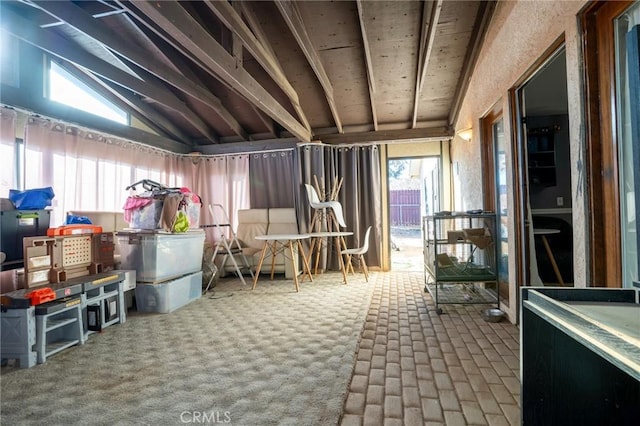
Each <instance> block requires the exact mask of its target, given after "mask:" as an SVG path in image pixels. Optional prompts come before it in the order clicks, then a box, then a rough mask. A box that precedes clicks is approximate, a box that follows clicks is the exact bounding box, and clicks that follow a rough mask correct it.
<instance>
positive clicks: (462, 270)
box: [426, 263, 497, 283]
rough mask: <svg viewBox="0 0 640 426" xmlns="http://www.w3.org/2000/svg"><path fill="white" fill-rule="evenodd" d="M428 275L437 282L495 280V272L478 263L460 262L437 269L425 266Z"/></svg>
mask: <svg viewBox="0 0 640 426" xmlns="http://www.w3.org/2000/svg"><path fill="white" fill-rule="evenodd" d="M426 268H427V270H428V271H429V275H431V277H432V278H433V279H435V280H437V281H438V282H448V283H465V282H491V281H496V279H497V277H496V274H495V273H494V272H493V271H491V270H490V269H488V268H486V267H482V266H479V265H473V264H470V265H468V266H467V265H466V264H465V263H460V264H457V265H452V266H449V267H439V268H437V270H436V269H435V268H432V267H430V266H427V267H426Z"/></svg>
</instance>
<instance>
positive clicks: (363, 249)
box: [341, 226, 371, 284]
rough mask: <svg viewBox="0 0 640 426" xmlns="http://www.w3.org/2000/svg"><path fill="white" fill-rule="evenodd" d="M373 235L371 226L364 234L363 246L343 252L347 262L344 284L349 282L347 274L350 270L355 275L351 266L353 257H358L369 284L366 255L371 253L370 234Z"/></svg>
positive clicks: (343, 273) (343, 271)
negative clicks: (368, 252)
mask: <svg viewBox="0 0 640 426" xmlns="http://www.w3.org/2000/svg"><path fill="white" fill-rule="evenodd" d="M370 233H371V226H369V227H368V228H367V232H365V233H364V242H363V243H362V246H360V247H356V248H349V249H345V250H342V251H341V254H342V255H344V256H346V258H347V261H346V262H345V263H344V268H343V270H342V276H343V278H344V282H345V284H346V282H347V274H348V273H349V270H351V272H352V273H355V272H354V270H353V265H352V264H351V258H352V257H353V256H358V261H359V262H360V269H361V270H362V272H364V279H365V281H367V282H369V271H368V269H367V263H366V262H365V261H364V255H365V254H366V253H367V251H369V234H370Z"/></svg>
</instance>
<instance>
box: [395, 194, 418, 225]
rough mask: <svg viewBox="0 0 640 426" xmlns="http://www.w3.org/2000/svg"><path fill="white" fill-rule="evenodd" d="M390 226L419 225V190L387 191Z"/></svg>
mask: <svg viewBox="0 0 640 426" xmlns="http://www.w3.org/2000/svg"><path fill="white" fill-rule="evenodd" d="M389 210H390V218H391V226H420V190H419V189H397V190H391V191H389Z"/></svg>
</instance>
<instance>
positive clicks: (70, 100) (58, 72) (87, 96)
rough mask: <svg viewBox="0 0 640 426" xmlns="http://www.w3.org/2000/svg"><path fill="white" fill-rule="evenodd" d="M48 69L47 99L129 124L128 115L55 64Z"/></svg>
mask: <svg viewBox="0 0 640 426" xmlns="http://www.w3.org/2000/svg"><path fill="white" fill-rule="evenodd" d="M50 64H51V66H50V67H49V99H51V100H52V101H55V102H60V103H61V104H65V105H68V106H70V107H73V108H77V109H79V110H82V111H86V112H88V113H91V114H94V115H97V116H99V117H103V118H106V119H109V120H112V121H115V122H117V123H120V124H125V125H127V124H129V115H128V114H127V113H126V112H125V111H124V110H122V109H120V108H118V107H117V106H115V105H114V104H112V103H111V102H109V101H107V100H106V99H104V98H103V97H102V96H100V95H99V94H97V93H96V92H94V91H93V90H91V89H90V88H89V87H88V86H86V85H85V84H83V83H82V82H80V81H78V80H77V79H76V78H74V77H73V76H72V75H71V74H69V73H68V72H67V71H65V70H64V69H63V68H62V67H60V66H59V65H58V64H56V63H55V62H50Z"/></svg>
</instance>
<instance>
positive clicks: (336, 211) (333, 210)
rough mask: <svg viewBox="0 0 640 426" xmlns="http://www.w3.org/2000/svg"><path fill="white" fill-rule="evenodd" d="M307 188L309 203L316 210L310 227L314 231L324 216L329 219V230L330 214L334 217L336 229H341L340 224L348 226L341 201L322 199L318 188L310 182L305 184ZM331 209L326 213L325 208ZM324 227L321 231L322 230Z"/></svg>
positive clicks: (327, 224)
mask: <svg viewBox="0 0 640 426" xmlns="http://www.w3.org/2000/svg"><path fill="white" fill-rule="evenodd" d="M304 186H305V188H306V189H307V198H308V199H309V205H310V206H311V207H312V208H313V209H314V210H315V212H314V215H313V218H312V219H311V226H310V227H309V229H310V230H311V231H313V227H314V226H315V225H316V223H318V221H321V220H322V218H324V219H326V220H327V223H326V226H327V230H329V220H328V218H329V216H330V217H331V218H332V222H333V224H334V225H335V226H336V229H335V230H336V231H339V230H340V228H339V226H342V227H343V228H344V227H346V226H347V224H346V223H345V221H344V215H343V214H342V204H340V202H339V201H320V197H318V193H317V192H316V189H315V188H314V187H313V186H311V185H309V184H308V183H305V184H304ZM326 209H329V211H328V212H326V213H325V210H326ZM322 230H323V229H322V227H321V228H320V229H319V231H322Z"/></svg>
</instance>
